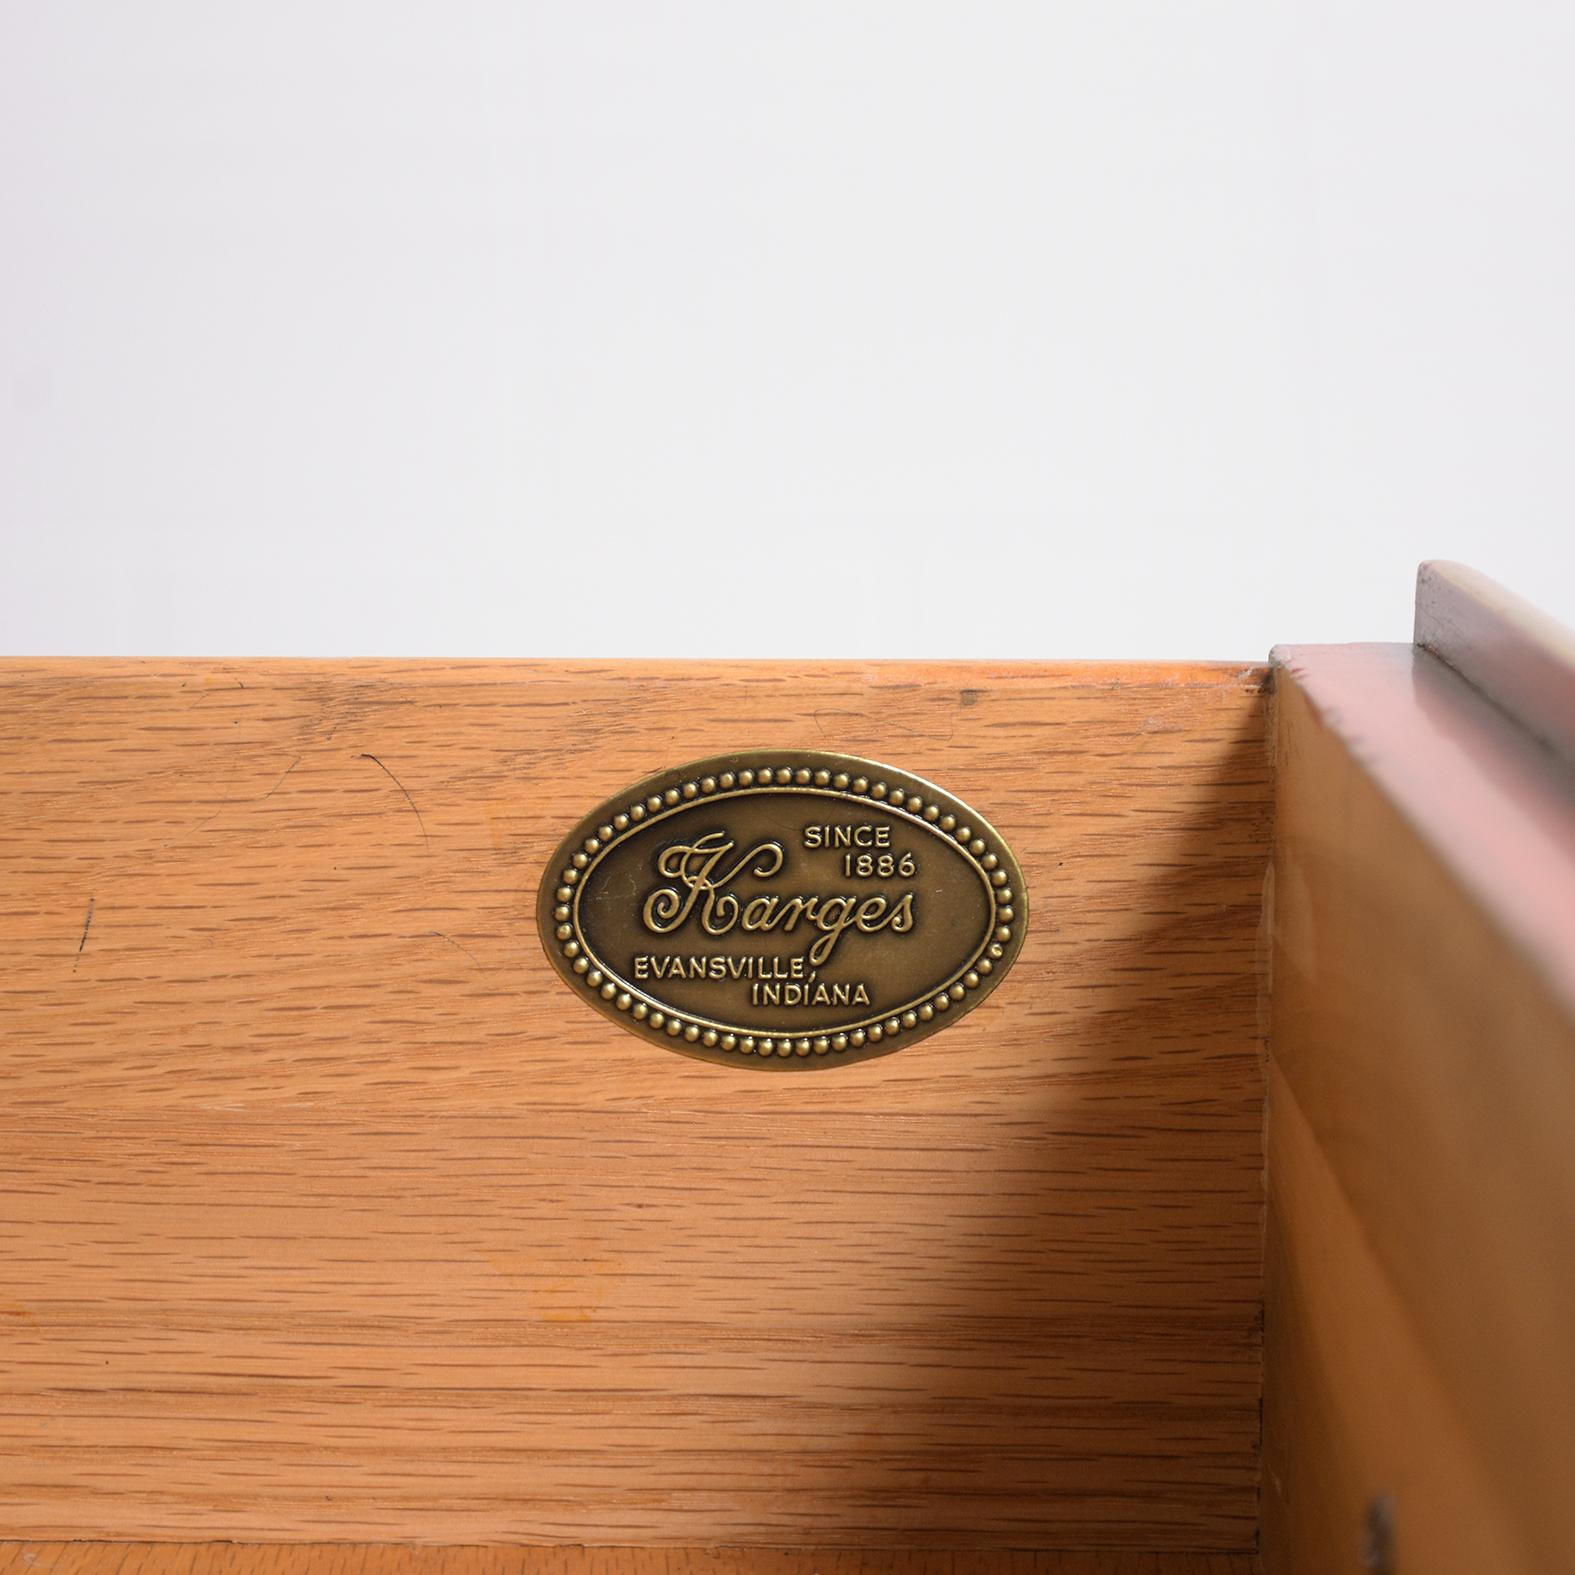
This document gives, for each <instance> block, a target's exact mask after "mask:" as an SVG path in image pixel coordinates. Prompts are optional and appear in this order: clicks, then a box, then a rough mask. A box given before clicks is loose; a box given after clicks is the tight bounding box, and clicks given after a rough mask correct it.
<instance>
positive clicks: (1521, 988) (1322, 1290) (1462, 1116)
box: [1264, 647, 1575, 1575]
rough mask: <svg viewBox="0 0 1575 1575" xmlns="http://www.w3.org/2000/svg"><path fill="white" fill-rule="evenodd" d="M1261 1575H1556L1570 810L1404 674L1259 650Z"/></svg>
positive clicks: (1503, 731)
mask: <svg viewBox="0 0 1575 1575" xmlns="http://www.w3.org/2000/svg"><path fill="white" fill-rule="evenodd" d="M1280 659H1281V663H1282V666H1281V668H1280V671H1279V675H1278V676H1279V683H1278V686H1277V694H1276V709H1277V712H1278V728H1277V733H1278V747H1277V762H1276V765H1277V775H1278V801H1277V811H1278V814H1277V834H1276V852H1275V888H1274V902H1273V912H1274V958H1273V990H1272V1000H1273V1019H1272V1032H1271V1045H1272V1065H1273V1074H1272V1077H1271V1081H1270V1086H1269V1195H1270V1229H1269V1253H1268V1278H1267V1290H1266V1296H1267V1307H1266V1318H1267V1341H1268V1352H1267V1366H1266V1385H1265V1388H1266V1394H1265V1402H1266V1418H1265V1455H1264V1539H1265V1544H1264V1545H1265V1563H1266V1567H1267V1568H1269V1569H1270V1570H1272V1571H1273V1572H1274V1575H1302V1572H1305V1575H1315V1572H1319V1575H1321V1572H1326V1571H1329V1570H1335V1569H1355V1568H1358V1567H1360V1566H1359V1565H1358V1563H1357V1562H1356V1560H1357V1558H1358V1556H1359V1550H1360V1548H1361V1545H1362V1542H1363V1538H1364V1534H1365V1526H1366V1522H1367V1519H1368V1516H1369V1513H1370V1511H1371V1508H1372V1506H1374V1505H1375V1504H1376V1503H1377V1502H1378V1501H1380V1500H1384V1501H1387V1505H1388V1509H1387V1511H1386V1512H1385V1513H1386V1514H1387V1515H1388V1516H1389V1518H1390V1519H1391V1520H1392V1525H1393V1545H1394V1559H1393V1562H1392V1564H1389V1565H1382V1564H1380V1565H1379V1566H1378V1567H1380V1568H1392V1569H1394V1570H1397V1571H1406V1570H1426V1571H1430V1572H1432V1575H1452V1572H1459V1575H1480V1572H1482V1571H1485V1570H1493V1571H1495V1572H1501V1575H1516V1572H1525V1575H1533V1572H1536V1575H1554V1572H1564V1571H1571V1570H1575V1499H1572V1497H1571V1493H1570V1487H1571V1484H1572V1483H1575V1339H1572V1334H1571V1331H1572V1330H1575V1136H1572V1133H1575V1116H1572V1112H1575V993H1572V991H1571V981H1572V980H1575V791H1572V783H1571V780H1570V777H1569V773H1568V771H1567V769H1566V768H1565V767H1563V766H1562V765H1561V764H1560V763H1559V761H1558V759H1557V757H1556V756H1555V755H1553V754H1552V753H1550V752H1549V751H1548V750H1547V749H1545V748H1544V747H1543V746H1542V745H1541V744H1540V743H1539V742H1538V741H1537V740H1535V739H1533V738H1532V737H1530V736H1529V735H1528V734H1526V733H1525V732H1523V731H1521V730H1520V729H1518V728H1517V727H1516V726H1515V724H1514V723H1513V722H1512V721H1511V720H1510V719H1509V718H1508V717H1506V716H1505V715H1504V714H1503V713H1502V712H1501V711H1500V710H1498V709H1496V708H1495V707H1494V706H1492V705H1490V704H1489V702H1488V701H1487V700H1486V699H1485V698H1483V697H1482V696H1481V695H1479V694H1478V693H1477V692H1475V691H1474V690H1473V689H1472V688H1471V687H1469V686H1468V685H1467V684H1466V683H1465V682H1464V681H1463V680H1462V679H1461V678H1460V677H1459V676H1457V675H1456V674H1455V673H1454V672H1452V671H1451V670H1450V669H1449V668H1447V667H1446V666H1444V665H1443V664H1442V663H1441V662H1438V661H1437V660H1435V659H1434V658H1433V657H1431V656H1430V655H1429V654H1428V653H1426V652H1425V651H1421V650H1416V651H1413V650H1411V649H1410V648H1406V647H1398V648H1397V647H1365V648H1364V647H1354V648H1353V647H1334V648H1316V647H1315V648H1306V647H1303V648H1295V649H1292V650H1289V651H1286V652H1283V653H1280Z"/></svg>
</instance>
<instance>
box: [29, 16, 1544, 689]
mask: <svg viewBox="0 0 1575 1575" xmlns="http://www.w3.org/2000/svg"><path fill="white" fill-rule="evenodd" d="M1572 150H1575V7H1571V6H1570V5H1569V4H1568V3H1550V4H1546V5H1533V4H1529V3H1525V0H1497V3H1494V4H1482V3H1474V4H1453V3H1448V0H1444V3H1437V0H1435V3H1428V4H1423V3H1417V4H1413V5H1392V4H1389V5H1386V4H1383V3H1375V0H1350V3H1331V4H1313V3H1306V4H1283V3H1274V0H1213V3H1208V0H1155V3H1148V4H1133V3H1125V0H1085V3H1077V4H1068V3H1038V4H994V5H990V4H977V3H976V4H971V5H964V4H960V3H959V4H955V5H945V6H941V5H934V4H925V3H920V0H898V3H890V4H871V3H860V0H835V3H829V4H819V3H804V0H791V3H789V0H779V3H776V4H766V3H762V0H719V3H716V4H695V3H682V4H665V3H658V0H640V3H621V4H605V3H595V0H573V3H567V0H566V3H563V4H555V5H528V4H505V3H501V0H499V3H482V4H477V3H472V4H464V3H453V0H444V3H442V4H438V3H433V4H430V5H427V6H421V7H411V6H405V5H399V4H390V3H386V0H359V3H347V0H336V3H323V0H309V3H281V0H267V3H259V4H227V3H222V0H221V3H214V0H183V3H162V4H154V3H141V0H139V3H136V4H122V3H118V0H103V3H99V4H80V3H70V0H0V225H3V235H0V241H3V245H0V532H3V537H0V544H3V563H0V570H3V572H0V648H3V649H4V650H6V651H8V652H10V653H70V652H76V653H84V654H88V653H114V652H120V653H141V654H151V653H188V654H224V653H228V654H301V655H311V654H325V655H326V654H366V655H371V654H460V655H464V654H474V655H550V654H560V655H571V654H585V653H594V654H608V655H619V654H648V655H730V656H763V655H803V656H831V655H855V656H866V655H893V656H895V655H924V656H930V655H953V656H1044V657H1056V656H1091V657H1093V656H1129V657H1146V656H1221V657H1229V658H1254V657H1260V656H1262V655H1263V654H1264V653H1265V652H1266V650H1267V649H1268V647H1269V646H1270V645H1271V644H1272V643H1274V642H1276V641H1287V640H1291V641H1307V640H1351V639H1390V640H1393V639H1406V638H1408V637H1409V632H1410V601H1411V581H1412V575H1413V572H1414V568H1415V565H1416V562H1417V560H1419V559H1421V558H1423V557H1427V556H1442V557H1455V558H1461V559H1464V560H1467V561H1469V562H1471V563H1473V564H1475V565H1476V566H1477V567H1479V568H1481V569H1484V570H1485V571H1487V572H1488V573H1490V574H1493V575H1495V576H1496V577H1498V578H1500V579H1502V580H1504V581H1505V582H1507V583H1509V584H1510V585H1511V586H1513V587H1515V588H1518V589H1520V590H1521V591H1522V592H1524V593H1526V594H1528V595H1530V596H1531V597H1532V598H1533V599H1534V600H1537V601H1539V602H1541V603H1542V604H1543V605H1544V606H1545V607H1547V608H1548V609H1549V610H1550V611H1552V612H1555V613H1557V614H1559V615H1561V616H1562V617H1564V618H1566V619H1572V620H1575V574H1572V568H1575V524H1572V519H1575V444H1572V442H1571V432H1570V426H1571V419H1570V418H1571V409H1572V397H1571V396H1572V393H1575V388H1572V383H1575V377H1572V366H1575V307H1572V301H1575V214H1572V207H1575V169H1572V164H1575V159H1572Z"/></svg>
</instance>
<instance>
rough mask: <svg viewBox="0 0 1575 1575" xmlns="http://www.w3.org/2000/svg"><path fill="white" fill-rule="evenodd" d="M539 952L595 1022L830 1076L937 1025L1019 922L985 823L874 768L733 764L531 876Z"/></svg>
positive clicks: (828, 759)
mask: <svg viewBox="0 0 1575 1575" xmlns="http://www.w3.org/2000/svg"><path fill="white" fill-rule="evenodd" d="M539 911H540V922H541V934H542V940H543V942H544V944H545V945H546V948H547V953H548V955H549V956H550V957H551V958H552V960H553V962H554V963H555V964H556V965H557V967H558V969H559V971H560V972H561V973H562V974H563V976H564V977H565V978H566V979H567V980H568V981H569V983H570V984H571V985H572V986H573V987H574V989H575V990H576V991H578V992H580V993H581V994H583V995H584V996H585V997H586V999H587V1000H589V1001H590V1003H591V1004H592V1005H593V1006H595V1007H597V1008H598V1009H599V1010H600V1011H602V1012H604V1013H606V1014H607V1016H609V1017H612V1018H614V1019H615V1020H617V1021H619V1022H621V1023H623V1024H625V1025H626V1026H627V1027H629V1028H630V1029H632V1030H634V1031H635V1032H637V1033H640V1034H642V1035H650V1036H652V1037H653V1038H655V1039H657V1040H659V1041H660V1042H661V1043H663V1044H665V1045H667V1046H669V1047H670V1048H672V1049H674V1050H680V1051H683V1052H684V1053H685V1054H687V1055H695V1056H702V1057H704V1058H705V1059H706V1060H710V1061H721V1062H726V1063H729V1064H732V1065H744V1066H770V1067H781V1068H794V1067H815V1066H834V1065H837V1064H839V1063H845V1062H848V1061H856V1060H863V1059H866V1058H868V1057H870V1056H875V1055H884V1054H886V1053H887V1052H888V1051H892V1050H899V1049H901V1048H902V1047H903V1046H904V1045H906V1044H909V1043H912V1042H913V1041H914V1040H916V1039H921V1038H923V1037H924V1036H925V1035H926V1034H932V1033H934V1032H935V1031H936V1030H937V1029H939V1028H944V1027H945V1026H946V1025H947V1024H949V1023H951V1022H955V1021H956V1020H957V1018H959V1017H961V1016H962V1015H963V1014H964V1013H965V1012H967V1011H969V1010H970V1009H971V1008H972V1007H974V1006H976V1005H977V1004H978V1003H979V1002H980V1001H981V1000H982V999H983V998H984V997H985V996H986V995H988V994H989V992H990V990H991V989H992V988H993V987H994V986H995V985H996V983H997V982H999V980H1000V978H1001V976H1002V974H1004V973H1005V971H1006V969H1007V968H1008V967H1009V966H1010V965H1011V963H1012V961H1013V959H1014V958H1015V957H1016V956H1017V952H1018V949H1019V948H1020V947H1021V945H1022V939H1023V931H1024V927H1025V926H1026V923H1027V919H1028V900H1027V894H1026V893H1025V892H1024V890H1023V877H1022V871H1021V870H1020V869H1019V868H1018V866H1017V860H1016V859H1015V858H1014V857H1013V856H1012V851H1011V849H1010V848H1008V847H1007V845H1006V843H1005V842H1004V841H1003V840H1002V838H1001V835H1000V833H999V832H997V831H996V830H995V829H994V828H993V827H992V826H991V825H990V824H989V822H988V821H986V820H985V819H984V818H983V817H982V816H981V815H978V814H977V813H975V812H974V811H973V810H971V809H969V808H968V806H967V805H966V804H964V803H962V802H961V800H959V799H956V798H953V797H952V796H951V795H950V794H948V793H944V792H942V791H941V790H940V789H939V788H937V787H934V786H932V785H931V784H930V783H928V782H925V781H923V780H922V779H920V778H918V777H915V776H911V775H909V774H908V773H907V772H904V771H898V770H895V769H893V768H892V767H890V766H883V765H877V764H876V763H875V762H873V761H869V760H859V759H856V758H854V757H853V756H850V755H833V754H823V753H820V752H811V751H798V752H794V751H751V752H749V753H743V754H733V755H717V756H713V757H711V758H709V759H706V760H697V761H694V762H692V763H691V764H689V765H687V766H681V767H677V768H675V769H674V770H671V771H664V772H661V773H659V774H657V775H656V776H652V777H648V778H647V779H646V780H645V781H643V782H640V783H637V784H636V785H635V786H633V787H631V788H629V789H628V790H627V791H626V792H624V793H621V794H619V795H618V796H617V797H616V798H613V799H610V800H609V801H608V802H607V803H605V804H603V805H601V806H600V807H599V808H598V809H596V810H594V811H593V812H592V813H591V814H589V815H587V816H586V817H585V819H584V820H583V821H581V822H580V824H579V825H578V826H576V827H575V828H574V830H573V831H572V832H571V833H570V834H569V835H568V837H566V838H565V839H564V841H563V843H562V845H561V846H560V847H559V848H558V850H557V852H556V853H555V854H554V855H553V858H552V860H551V862H550V863H549V864H548V866H547V870H546V873H545V875H544V877H543V879H542V887H541V899H540V910H539Z"/></svg>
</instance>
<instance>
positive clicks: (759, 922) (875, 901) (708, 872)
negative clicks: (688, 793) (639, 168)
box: [640, 831, 916, 968]
mask: <svg viewBox="0 0 1575 1575" xmlns="http://www.w3.org/2000/svg"><path fill="white" fill-rule="evenodd" d="M736 846H737V844H736V843H735V842H734V841H733V840H732V839H731V838H730V837H729V836H728V835H727V833H726V832H725V831H709V832H707V833H706V834H705V835H704V836H702V837H697V838H696V839H695V841H694V842H692V843H677V844H675V845H674V846H672V847H668V848H664V849H663V850H662V851H661V853H660V854H658V856H657V859H656V868H657V871H658V872H659V873H660V874H662V875H665V876H667V877H668V878H669V879H671V880H675V881H677V883H678V884H677V885H676V886H658V887H656V888H655V889H654V890H653V891H652V892H650V894H649V895H648V896H647V897H646V899H645V905H644V907H643V908H642V909H641V914H640V916H641V919H642V920H643V921H644V924H645V927H646V928H647V929H648V930H650V931H651V933H652V934H653V935H669V934H671V933H672V932H673V931H674V930H676V929H678V928H679V927H680V926H682V925H683V924H684V923H686V922H687V921H688V920H689V918H690V917H691V916H695V917H696V918H697V919H698V921H699V924H700V928H701V929H702V930H704V931H705V933H706V934H707V935H715V936H723V935H729V934H731V933H732V932H733V930H735V929H742V930H743V931H744V932H745V933H746V934H751V935H757V934H761V933H769V932H770V931H773V930H780V931H782V932H783V933H784V934H791V933H792V932H793V931H794V930H796V929H797V927H798V924H799V921H800V920H801V919H802V920H803V921H804V923H805V925H806V927H808V928H813V929H816V930H819V931H820V935H819V936H818V938H817V939H816V940H815V941H814V942H813V943H812V944H811V946H810V948H809V951H808V953H807V955H808V958H809V960H810V962H811V963H813V964H814V965H815V966H816V967H817V968H819V967H823V966H824V965H825V964H826V963H828V962H830V961H831V957H832V954H833V953H834V952H835V951H836V948H837V943H838V941H840V940H841V939H842V937H843V935H844V934H846V933H847V931H849V930H855V931H857V932H858V933H860V934H863V935H875V934H878V933H879V932H880V931H882V930H885V929H890V930H891V931H892V933H893V934H896V935H902V934H906V933H907V932H908V931H910V930H911V929H912V928H913V925H914V897H915V895H916V894H915V893H914V892H911V891H906V892H903V893H902V895H901V896H899V897H896V898H892V897H889V896H887V895H886V894H885V893H883V892H874V893H868V894H865V895H863V896H861V895H859V894H858V893H857V892H854V893H851V894H840V893H837V894H829V895H826V894H815V893H804V894H802V895H798V896H781V895H779V894H777V893H775V892H770V893H764V894H761V895H758V896H754V897H751V898H750V899H749V900H748V901H747V902H742V903H741V902H740V900H739V897H738V895H737V893H735V892H732V891H729V890H727V889H726V888H727V887H729V886H730V885H732V883H733V882H734V881H735V880H737V879H738V878H739V877H740V876H741V875H742V874H743V873H744V872H745V871H746V870H747V871H748V872H749V873H750V874H751V875H754V876H755V877H756V878H757V879H761V880H765V879H768V878H770V877H771V876H773V875H775V874H776V873H777V872H778V871H779V870H780V869H781V868H782V865H783V862H784V860H785V859H786V856H787V855H786V852H785V850H784V849H783V846H782V844H781V843H780V842H777V841H774V840H773V841H768V842H761V843H759V844H757V845H756V846H755V847H753V848H751V849H750V850H749V851H748V852H747V853H745V854H744V855H743V856H742V857H740V858H738V859H733V860H732V862H728V861H729V860H730V859H731V856H732V854H733V852H734V850H735V848H736ZM724 865H725V866H726V867H725V869H724V868H721V866H724ZM719 870H720V873H719ZM697 908H698V912H697V911H696V910H697Z"/></svg>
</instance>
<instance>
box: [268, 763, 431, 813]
mask: <svg viewBox="0 0 1575 1575" xmlns="http://www.w3.org/2000/svg"><path fill="white" fill-rule="evenodd" d="M300 763H301V757H300V756H299V755H297V756H296V757H295V759H294V760H292V761H291V762H290V764H289V765H288V766H286V767H285V768H284V777H287V776H289V774H290V773H291V772H292V771H294V770H295V768H296V767H297V766H298V765H300ZM284 777H280V778H279V780H278V781H277V782H275V783H274V785H273V786H272V787H271V788H269V789H268V791H267V792H266V793H264V794H263V797H264V798H272V797H273V796H274V794H275V793H277V792H278V791H279V789H280V788H282V787H283V786H284ZM405 796H406V797H407V798H408V797H409V796H410V795H409V794H408V793H407V794H406V795H405ZM422 830H423V831H425V830H426V828H425V827H424V826H423V827H422Z"/></svg>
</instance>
